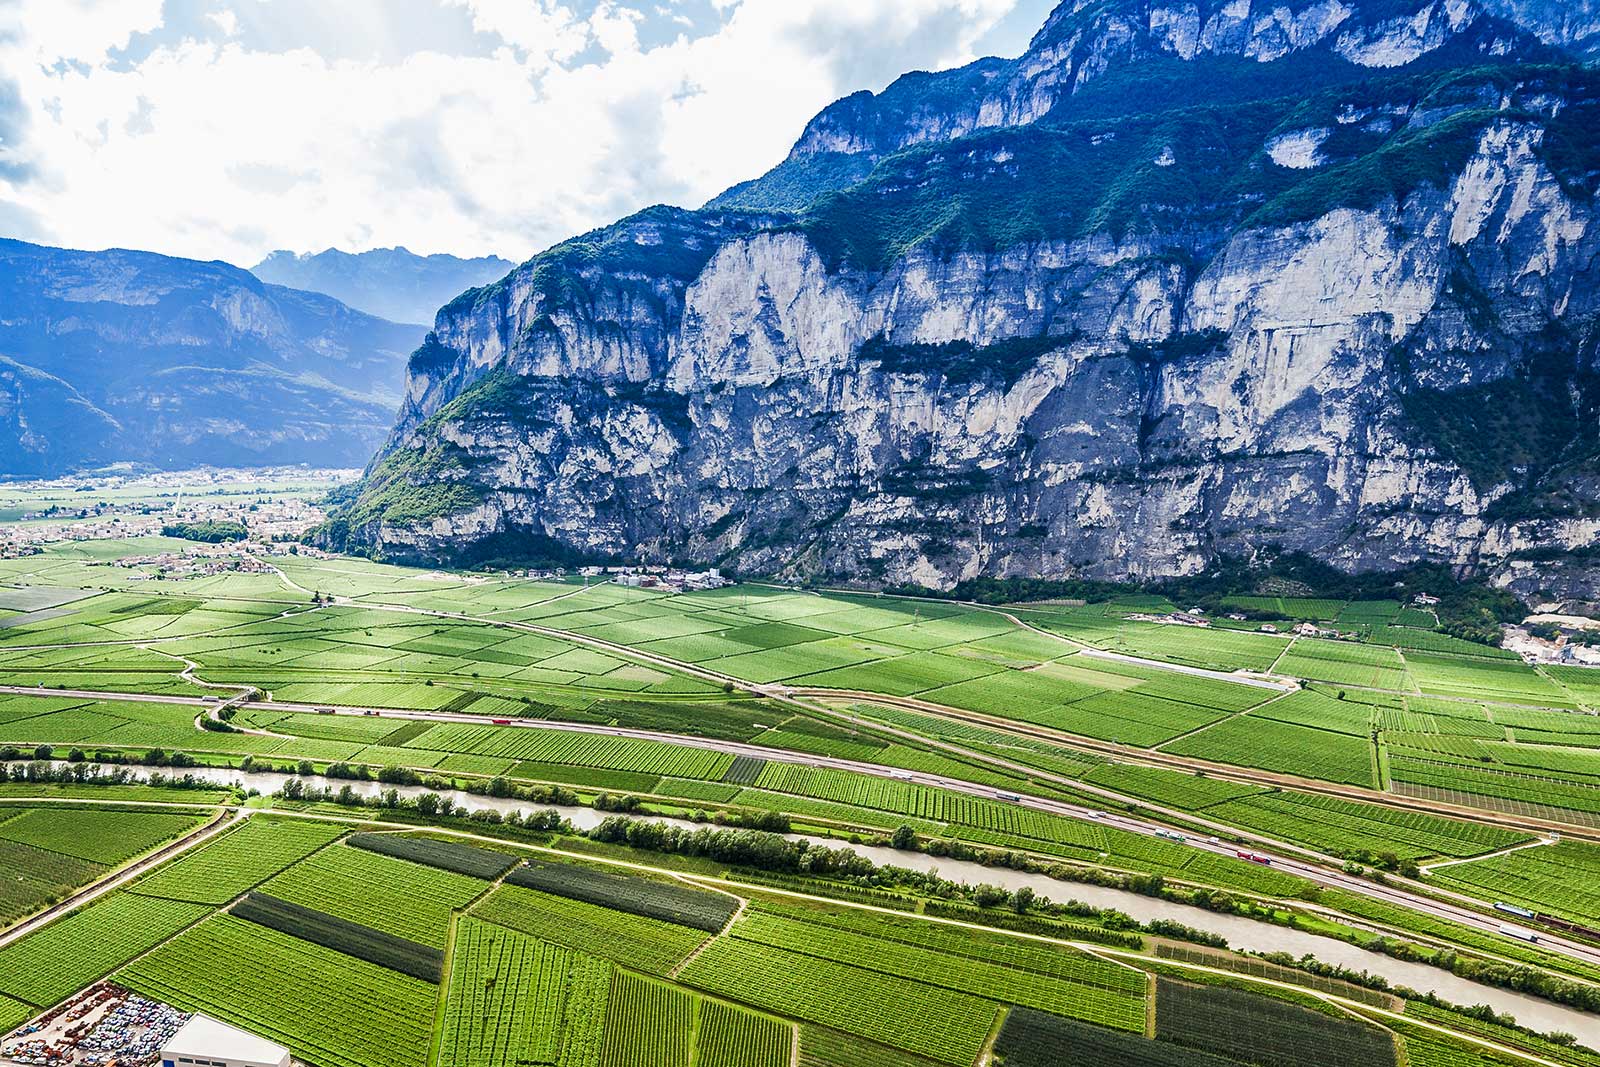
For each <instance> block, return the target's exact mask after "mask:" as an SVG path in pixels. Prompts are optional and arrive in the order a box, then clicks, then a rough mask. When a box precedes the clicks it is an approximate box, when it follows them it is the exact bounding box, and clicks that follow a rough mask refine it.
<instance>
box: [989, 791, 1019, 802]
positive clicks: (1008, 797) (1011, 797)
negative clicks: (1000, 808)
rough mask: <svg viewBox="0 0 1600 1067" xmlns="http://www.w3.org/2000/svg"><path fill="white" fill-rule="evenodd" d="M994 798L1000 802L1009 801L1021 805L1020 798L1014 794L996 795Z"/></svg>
mask: <svg viewBox="0 0 1600 1067" xmlns="http://www.w3.org/2000/svg"><path fill="white" fill-rule="evenodd" d="M995 796H997V797H999V798H1000V799H1001V800H1009V801H1011V803H1013V804H1021V803H1022V798H1021V797H1019V796H1017V794H1015V793H996V794H995Z"/></svg>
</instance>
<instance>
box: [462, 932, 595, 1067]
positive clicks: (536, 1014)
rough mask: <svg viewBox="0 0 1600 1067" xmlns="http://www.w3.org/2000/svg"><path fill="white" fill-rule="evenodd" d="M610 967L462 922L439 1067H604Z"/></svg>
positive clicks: (546, 944) (525, 938)
mask: <svg viewBox="0 0 1600 1067" xmlns="http://www.w3.org/2000/svg"><path fill="white" fill-rule="evenodd" d="M611 975H612V966H611V964H610V962H608V961H606V960H602V959H598V958H596V957H594V956H588V955H584V954H583V953H579V952H574V951H572V950H571V949H568V948H563V947H562V946H560V945H554V944H551V943H549V942H547V941H540V940H538V939H537V938H534V937H530V936H528V935H527V934H523V933H519V932H518V931H515V930H511V929H508V928H506V927H503V926H495V925H493V924H491V923H486V922H483V921H481V920H479V919H476V918H473V917H472V916H470V915H469V916H463V917H462V918H461V919H460V921H459V922H458V924H457V927H456V937H455V948H454V954H453V957H452V960H451V965H450V979H449V985H448V989H447V991H446V995H445V1000H444V1009H443V1014H442V1023H441V1026H440V1031H439V1054H438V1060H437V1067H517V1065H519V1064H530V1063H537V1064H549V1065H552V1067H597V1065H598V1063H599V1057H600V1047H601V1041H602V1038H603V1032H604V1031H603V1028H604V1023H605V1016H606V1007H607V1003H608V1001H609V999H610V990H611Z"/></svg>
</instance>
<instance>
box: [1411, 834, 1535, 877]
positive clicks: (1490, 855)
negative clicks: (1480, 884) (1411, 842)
mask: <svg viewBox="0 0 1600 1067" xmlns="http://www.w3.org/2000/svg"><path fill="white" fill-rule="evenodd" d="M1554 843H1555V842H1553V841H1551V840H1550V839H1549V838H1547V837H1541V838H1539V839H1538V840H1537V841H1525V842H1523V843H1522V844H1520V845H1512V846H1511V847H1510V848H1502V849H1499V850H1497V851H1494V852H1485V853H1484V854H1483V855H1481V856H1467V857H1465V858H1462V859H1451V860H1441V861H1440V862H1438V863H1430V864H1428V865H1427V866H1425V867H1421V868H1419V869H1420V870H1421V871H1422V873H1423V874H1432V873H1433V872H1434V871H1437V870H1440V869H1442V868H1445V867H1459V866H1460V865H1461V864H1463V863H1481V862H1483V861H1484V860H1492V859H1494V858H1495V857H1497V856H1506V855H1510V854H1511V853H1513V852H1522V851H1524V850H1526V849H1530V848H1548V847H1549V846H1550V845H1552V844H1554Z"/></svg>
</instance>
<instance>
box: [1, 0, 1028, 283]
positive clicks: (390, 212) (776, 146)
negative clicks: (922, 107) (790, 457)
mask: <svg viewBox="0 0 1600 1067" xmlns="http://www.w3.org/2000/svg"><path fill="white" fill-rule="evenodd" d="M1053 6H1054V0H633V2H619V0H0V236H3V237H14V238H19V239H22V240H28V241H36V242H40V243H46V244H58V245H65V246H68V247H74V248H107V247H124V248H141V249H149V250H152V251H157V252H164V253H167V254H170V255H179V256H187V257H192V258H196V259H223V260H227V261H229V262H233V263H238V264H241V265H244V266H250V265H253V264H254V263H255V262H256V261H258V260H259V259H260V258H261V257H262V256H263V255H265V254H266V253H267V252H268V251H271V250H273V249H279V248H287V249H290V250H292V251H297V252H307V251H320V250H322V249H324V248H329V247H336V248H342V249H345V250H348V251H362V250H365V249H368V248H378V247H389V246H393V245H403V246H405V247H407V248H410V249H411V250H412V251H415V252H419V253H431V252H450V253H454V254H457V255H485V254H497V255H501V256H504V257H505V258H507V259H511V260H517V261H520V260H523V259H526V258H527V257H528V256H530V255H532V254H533V253H535V252H537V251H539V250H540V249H542V248H544V247H547V246H548V245H550V244H553V243H555V242H556V241H559V240H562V239H564V238H566V237H569V236H571V235H573V234H576V233H582V232H584V231H585V230H589V229H592V228H594V227H596V226H600V225H604V224H606V223H608V222H610V221H613V220H614V219H617V218H619V217H621V216H623V215H626V214H628V213H630V212H632V211H635V210H637V209H638V208H641V207H645V206H648V205H650V204H657V203H668V204H678V205H683V206H688V207H697V206H699V205H700V204H702V203H704V202H705V201H706V200H707V199H709V198H710V197H712V196H714V195H716V194H717V193H718V192H720V191H722V190H723V189H724V188H726V187H728V186H729V185H732V184H734V183H735V182H738V181H742V180H745V179H748V178H752V177H755V176H757V175H759V174H761V173H762V172H764V171H765V170H766V169H768V168H769V167H771V166H773V165H774V164H776V163H778V162H779V161H780V160H781V159H782V158H783V157H784V155H785V154H786V153H787V152H788V149H789V146H790V145H791V144H792V143H793V142H794V140H795V138H796V137H797V136H798V135H799V133H800V131H801V129H802V128H803V127H804V125H805V122H806V120H807V119H809V118H810V117H811V116H812V115H813V114H815V113H816V112H817V111H819V110H821V109H822V108H823V107H824V106H826V105H827V104H828V103H829V102H831V101H833V100H835V99H837V98H839V97H841V96H844V95H846V94H848V93H851V92H854V91H856V90H858V89H870V90H873V91H877V90H881V89H882V88H883V87H884V86H886V85H887V84H888V83H889V82H890V81H892V80H893V79H894V78H895V77H896V76H898V75H899V74H901V73H903V72H905V71H908V70H938V69H944V68H947V67H952V66H958V65H960V64H962V63H965V62H969V61H970V60H972V59H974V58H976V57H978V56H982V55H1005V56H1014V55H1017V54H1020V53H1021V51H1022V50H1023V49H1024V48H1025V47H1026V45H1027V41H1028V38H1029V37H1030V36H1031V35H1032V34H1033V32H1034V31H1035V30H1037V29H1038V27H1039V26H1041V25H1042V24H1043V22H1044V19H1045V17H1046V15H1047V14H1048V13H1049V10H1050V8H1051V7H1053Z"/></svg>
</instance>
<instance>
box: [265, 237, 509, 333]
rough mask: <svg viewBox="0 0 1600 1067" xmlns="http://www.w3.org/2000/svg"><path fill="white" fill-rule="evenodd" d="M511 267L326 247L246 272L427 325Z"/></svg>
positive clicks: (282, 256)
mask: <svg viewBox="0 0 1600 1067" xmlns="http://www.w3.org/2000/svg"><path fill="white" fill-rule="evenodd" d="M514 266H516V264H514V263H511V262H510V261H508V260H504V259H500V258H498V257H496V256H483V257H481V258H478V259H459V258H457V257H456V256H447V255H432V256H419V255H416V254H415V253H413V252H410V251H408V250H407V249H404V248H375V249H373V250H372V251H370V252H358V253H350V252H340V251H339V250H337V249H333V248H330V249H328V250H327V251H326V252H318V253H316V254H314V255H312V254H305V255H296V254H295V253H293V252H273V253H272V254H271V255H269V256H267V258H266V259H263V260H262V261H261V262H260V263H257V264H256V265H255V266H254V267H252V268H250V270H251V273H252V274H254V275H255V276H256V277H257V278H260V279H261V280H262V281H264V282H271V283H272V284H274V285H287V286H289V287H290V288H291V289H306V290H309V291H311V292H313V293H326V294H327V295H329V296H331V297H333V298H335V299H337V300H340V301H342V302H344V303H346V304H348V305H350V306H351V307H353V308H355V309H356V310H358V311H365V312H366V313H367V314H369V315H376V316H378V317H379V318H383V319H388V320H390V321H391V322H415V323H420V324H423V325H427V324H430V323H432V322H433V314H434V312H436V311H438V310H439V308H440V307H442V306H444V305H445V304H447V303H449V302H450V300H451V299H453V298H454V297H455V296H456V295H457V294H459V293H461V292H464V291H465V290H467V289H474V288H477V287H478V286H480V285H487V284H488V283H489V282H492V281H497V280H499V279H500V278H503V277H505V275H506V274H507V272H509V271H510V270H511V268H512V267H514Z"/></svg>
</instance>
